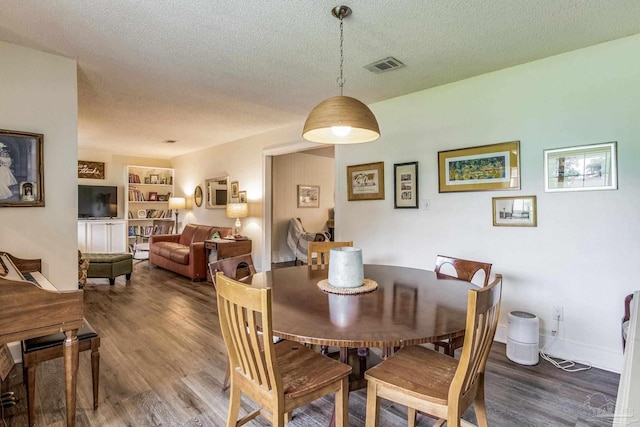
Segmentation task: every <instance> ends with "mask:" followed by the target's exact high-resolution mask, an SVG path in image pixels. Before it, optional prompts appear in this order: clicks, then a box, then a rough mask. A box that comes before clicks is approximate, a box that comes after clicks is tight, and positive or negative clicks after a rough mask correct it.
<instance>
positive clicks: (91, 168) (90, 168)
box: [78, 160, 104, 179]
mask: <svg viewBox="0 0 640 427" xmlns="http://www.w3.org/2000/svg"><path fill="white" fill-rule="evenodd" d="M78 178H92V179H104V163H103V162H87V161H86V160H78Z"/></svg>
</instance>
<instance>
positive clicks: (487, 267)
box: [434, 255, 491, 286]
mask: <svg viewBox="0 0 640 427" xmlns="http://www.w3.org/2000/svg"><path fill="white" fill-rule="evenodd" d="M451 269H453V270H454V271H450V270H451ZM434 271H435V272H436V273H437V274H438V277H439V278H457V279H460V280H464V281H465V282H471V283H475V284H476V285H480V284H481V285H482V286H487V283H489V275H490V274H491V264H489V263H486V262H479V261H470V260H467V259H462V258H454V257H450V256H446V255H438V256H437V257H436V267H435V270H434ZM479 271H483V272H484V280H482V281H480V280H479V279H480V277H479V275H478V277H476V274H477V273H478V272H479ZM450 273H454V274H455V276H454V275H453V274H450ZM474 279H475V280H476V281H475V282H474Z"/></svg>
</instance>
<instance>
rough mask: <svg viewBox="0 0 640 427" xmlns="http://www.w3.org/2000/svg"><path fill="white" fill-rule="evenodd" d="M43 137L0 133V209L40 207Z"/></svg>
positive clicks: (9, 131) (42, 183)
mask: <svg viewBox="0 0 640 427" xmlns="http://www.w3.org/2000/svg"><path fill="white" fill-rule="evenodd" d="M43 141H44V136H43V135H42V134H39V133H28V132H19V131H11V130H0V207H14V206H44V158H43V148H42V144H43Z"/></svg>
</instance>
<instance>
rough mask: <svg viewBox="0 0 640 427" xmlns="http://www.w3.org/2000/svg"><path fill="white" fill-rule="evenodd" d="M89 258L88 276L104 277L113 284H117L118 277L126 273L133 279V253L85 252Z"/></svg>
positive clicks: (128, 277)
mask: <svg viewBox="0 0 640 427" xmlns="http://www.w3.org/2000/svg"><path fill="white" fill-rule="evenodd" d="M84 257H85V258H88V259H89V271H88V273H87V277H102V278H105V279H109V284H110V285H111V286H113V285H115V283H116V277H118V276H120V275H122V274H126V277H127V280H129V279H131V272H132V271H133V259H132V257H131V254H84Z"/></svg>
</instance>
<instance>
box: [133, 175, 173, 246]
mask: <svg viewBox="0 0 640 427" xmlns="http://www.w3.org/2000/svg"><path fill="white" fill-rule="evenodd" d="M174 178H175V172H174V170H173V169H170V168H157V167H149V166H132V165H129V166H127V167H126V171H125V176H124V179H125V188H126V190H127V195H126V197H125V215H126V217H127V230H128V233H127V235H128V237H129V241H130V242H129V246H131V245H132V241H133V239H135V237H136V236H148V235H149V234H151V231H152V227H153V225H152V224H153V220H154V219H158V218H167V219H171V218H173V211H172V210H171V209H169V197H171V195H172V194H173V181H174Z"/></svg>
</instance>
